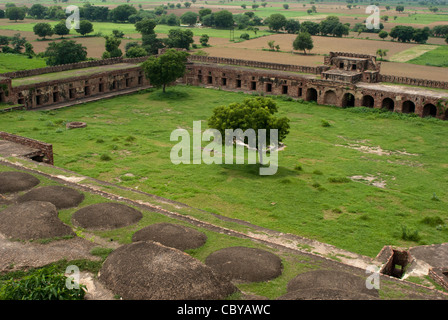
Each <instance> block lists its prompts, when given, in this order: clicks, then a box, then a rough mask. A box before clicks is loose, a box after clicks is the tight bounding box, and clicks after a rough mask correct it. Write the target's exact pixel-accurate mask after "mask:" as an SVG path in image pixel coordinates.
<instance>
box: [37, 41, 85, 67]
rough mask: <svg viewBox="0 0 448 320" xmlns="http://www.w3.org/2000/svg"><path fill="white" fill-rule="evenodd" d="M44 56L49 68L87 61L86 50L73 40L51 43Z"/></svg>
mask: <svg viewBox="0 0 448 320" xmlns="http://www.w3.org/2000/svg"><path fill="white" fill-rule="evenodd" d="M44 56H45V57H46V58H47V64H48V65H50V66H55V65H60V64H67V63H76V62H81V61H85V60H86V59H87V49H86V47H84V46H83V45H81V44H78V43H76V42H75V41H73V40H62V41H61V42H51V43H50V44H49V45H48V47H47V49H46V50H45V53H44Z"/></svg>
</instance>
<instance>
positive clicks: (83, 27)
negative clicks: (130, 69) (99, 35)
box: [76, 20, 93, 36]
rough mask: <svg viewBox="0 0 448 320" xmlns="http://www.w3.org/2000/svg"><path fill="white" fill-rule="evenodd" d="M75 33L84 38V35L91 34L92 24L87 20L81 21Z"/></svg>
mask: <svg viewBox="0 0 448 320" xmlns="http://www.w3.org/2000/svg"><path fill="white" fill-rule="evenodd" d="M76 32H78V33H79V34H81V35H82V36H85V35H86V34H88V33H91V32H93V24H92V23H91V22H90V21H88V20H81V21H80V22H79V29H76Z"/></svg>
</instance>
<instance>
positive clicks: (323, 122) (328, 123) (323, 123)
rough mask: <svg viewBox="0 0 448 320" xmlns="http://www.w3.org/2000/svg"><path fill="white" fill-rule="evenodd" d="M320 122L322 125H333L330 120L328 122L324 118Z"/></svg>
mask: <svg viewBox="0 0 448 320" xmlns="http://www.w3.org/2000/svg"><path fill="white" fill-rule="evenodd" d="M320 122H321V126H322V127H330V126H331V124H330V122H328V121H327V120H324V119H322V120H321V121H320Z"/></svg>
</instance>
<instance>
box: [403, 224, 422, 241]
mask: <svg viewBox="0 0 448 320" xmlns="http://www.w3.org/2000/svg"><path fill="white" fill-rule="evenodd" d="M401 239H402V240H405V241H414V242H418V241H420V239H421V238H420V236H419V234H418V230H410V229H408V227H407V226H402V227H401Z"/></svg>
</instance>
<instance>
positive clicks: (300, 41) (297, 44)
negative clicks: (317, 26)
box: [292, 32, 314, 54]
mask: <svg viewBox="0 0 448 320" xmlns="http://www.w3.org/2000/svg"><path fill="white" fill-rule="evenodd" d="M292 46H293V48H294V50H303V52H304V53H305V54H306V50H311V49H313V48H314V44H313V38H311V35H310V34H309V33H308V32H300V33H299V35H298V36H297V37H296V39H295V40H294V42H293V43H292Z"/></svg>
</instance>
